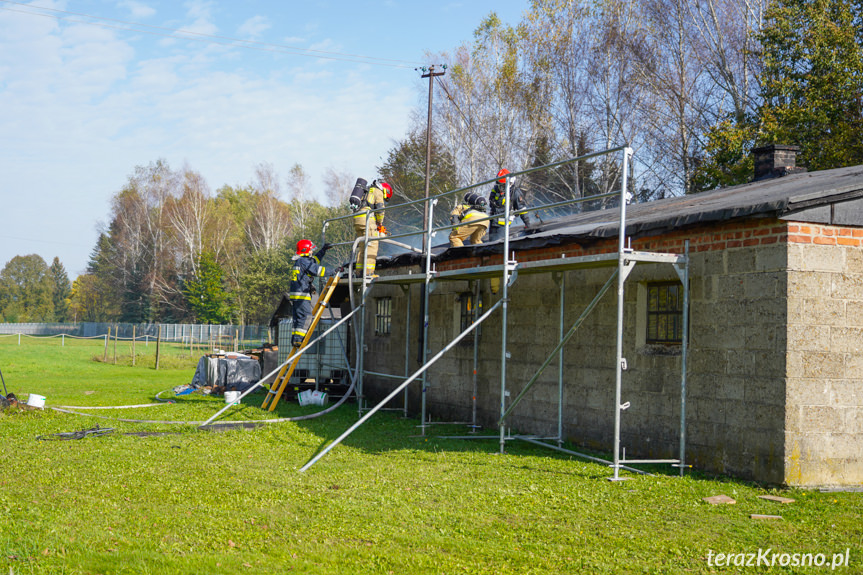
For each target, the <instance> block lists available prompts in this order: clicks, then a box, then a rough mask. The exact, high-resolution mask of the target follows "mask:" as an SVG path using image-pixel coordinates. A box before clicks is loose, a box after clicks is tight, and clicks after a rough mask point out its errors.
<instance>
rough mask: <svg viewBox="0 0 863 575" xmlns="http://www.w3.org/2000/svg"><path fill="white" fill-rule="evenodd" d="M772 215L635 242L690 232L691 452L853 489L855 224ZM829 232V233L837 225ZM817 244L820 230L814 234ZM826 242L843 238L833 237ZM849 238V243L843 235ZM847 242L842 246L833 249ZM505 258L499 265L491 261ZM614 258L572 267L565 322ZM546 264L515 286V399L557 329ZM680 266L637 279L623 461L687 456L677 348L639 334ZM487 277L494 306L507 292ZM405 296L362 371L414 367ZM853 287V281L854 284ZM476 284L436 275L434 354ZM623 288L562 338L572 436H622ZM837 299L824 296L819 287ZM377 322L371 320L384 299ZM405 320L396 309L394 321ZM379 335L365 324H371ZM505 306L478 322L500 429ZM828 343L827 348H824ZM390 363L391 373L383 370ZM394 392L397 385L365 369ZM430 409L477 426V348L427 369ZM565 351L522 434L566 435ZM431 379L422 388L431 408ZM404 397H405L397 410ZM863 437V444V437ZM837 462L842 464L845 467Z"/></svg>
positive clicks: (483, 370)
mask: <svg viewBox="0 0 863 575" xmlns="http://www.w3.org/2000/svg"><path fill="white" fill-rule="evenodd" d="M825 229H827V228H826V227H823V226H819V227H818V230H817V233H814V232H813V227H812V226H809V227H807V226H800V225H798V224H794V223H791V224H789V223H787V222H783V221H779V220H775V219H757V220H740V221H729V222H725V223H722V224H720V225H715V226H710V227H702V228H691V229H687V230H678V231H675V232H673V233H670V234H665V235H663V236H661V237H644V238H635V239H633V242H632V247H633V248H634V249H636V250H644V251H657V252H677V253H680V252H682V251H683V249H684V248H683V246H684V241H685V240H687V239H688V240H689V241H690V256H691V267H690V278H691V282H690V289H691V292H690V320H691V321H690V348H689V366H688V391H687V417H686V426H687V446H686V450H687V462H688V463H692V464H694V465H695V466H696V467H698V468H700V469H704V470H709V471H715V472H720V473H727V474H731V475H735V476H738V477H742V478H747V479H756V480H760V481H766V482H770V483H790V484H796V485H816V484H848V483H849V482H852V483H853V482H857V483H859V482H860V481H861V480H863V469H861V466H860V464H859V461H860V458H859V457H857V456H856V455H854V453H853V447H854V444H855V441H858V440H859V439H860V433H863V416H861V415H860V409H859V408H860V405H859V404H860V401H861V400H860V399H858V398H861V397H863V393H859V392H860V391H863V390H861V387H860V385H861V383H860V381H861V380H860V376H859V374H860V373H861V369H860V368H861V366H863V356H861V354H860V353H859V351H858V347H863V343H861V342H863V339H861V338H860V337H859V336H860V335H863V333H861V332H860V329H861V328H863V295H858V294H863V291H860V290H859V287H861V283H863V257H861V255H860V250H859V249H854V248H859V246H855V245H851V244H853V241H854V240H856V241H858V242H859V241H860V240H861V239H863V238H861V237H860V236H863V234H860V235H855V234H856V233H857V231H856V230H838V229H837V230H834V229H830V231H828V232H825V231H824V230H825ZM828 233H829V234H833V235H827V234H828ZM816 238H817V239H816ZM824 238H833V241H834V243H833V244H825V243H824V241H825V240H824ZM840 240H841V243H840ZM837 248H838V249H839V250H840V251H841V250H844V252H842V253H838V252H837ZM613 251H616V241H614V240H612V241H607V242H597V243H594V244H592V245H587V246H579V245H575V244H570V245H563V246H554V247H549V248H544V249H538V250H529V251H527V250H525V251H521V252H518V253H517V255H516V259H517V260H518V261H530V260H537V259H546V258H560V257H561V256H564V255H565V256H579V255H589V254H595V253H608V252H613ZM495 259H496V260H497V261H495ZM495 263H500V257H499V256H497V257H495V256H491V257H486V258H482V259H479V258H465V259H461V260H451V261H448V262H442V263H440V264H438V269H458V268H469V267H476V266H479V265H490V264H495ZM611 273H612V268H596V269H587V270H572V271H567V272H564V274H563V276H564V281H565V284H566V309H565V311H564V332H566V331H568V329H569V328H570V326H571V325H572V323H573V322H574V321H575V320H576V318H577V317H578V316H579V315H580V314H581V312H582V311H583V310H584V308H585V307H586V306H587V304H588V303H589V302H590V301H591V299H592V298H593V296H594V295H595V294H596V293H597V291H598V290H599V288H600V287H601V286H602V284H603V283H605V281H606V280H607V279H608V277H609V275H610V274H611ZM558 276H559V274H558V275H557V276H555V275H552V274H550V273H537V274H530V275H528V274H521V275H520V276H519V278H518V280H517V282H516V284H515V286H514V287H513V289H511V290H510V297H511V301H510V303H509V306H508V313H509V322H508V343H507V350H508V351H509V352H510V354H511V358H510V359H509V361H508V362H507V365H506V369H507V378H506V380H507V383H506V388H507V390H508V391H509V392H510V393H511V395H512V397H515V395H517V394H518V393H519V392H520V391H521V389H522V388H523V386H524V384H525V383H526V382H527V381H528V380H529V379H530V377H531V376H532V375H533V374H534V372H535V371H536V369H537V368H538V367H539V366H540V365H541V363H542V362H543V361H544V360H545V359H546V357H547V356H548V354H549V353H550V351H551V350H552V349H553V348H554V347H555V345H556V344H557V342H558V337H559V319H560V312H559V284H558V283H556V279H557V280H559V277H558ZM675 279H677V275H676V273H675V272H674V270H673V268H672V267H671V266H669V265H657V264H639V265H637V266H636V268H635V270H634V271H633V272H632V274H631V275H630V277H629V280H628V281H627V289H626V299H625V315H624V317H625V330H624V334H625V335H624V354H625V356H626V358H627V361H628V365H629V369H628V370H627V371H626V372H624V377H623V386H622V387H623V391H622V399H623V401H629V402H630V403H631V407H630V409H628V410H626V411H625V412H624V413H623V416H622V421H621V445H622V447H625V448H626V450H627V451H626V453H627V457H656V458H671V457H677V455H678V439H679V416H680V356H679V349H675V348H673V347H672V348H667V347H662V346H645V345H644V344H643V338H639V337H638V328H639V325H638V316H639V313H641V312H642V309H641V308H642V307H643V302H639V297H641V296H640V295H639V290H638V289H637V286H638V285H639V284H645V283H646V282H649V281H664V280H675ZM477 281H479V282H480V286H481V290H482V293H483V299H484V305H485V309H488V308H489V307H490V306H491V305H492V304H493V303H494V302H496V301H498V298H499V297H500V294H497V295H495V294H492V293H491V292H490V289H489V287H490V286H489V282H488V280H477ZM375 289H376V290H379V291H376V292H375V296H380V295H381V294H383V293H389V294H390V296H391V297H392V298H393V318H394V321H393V334H392V335H391V336H389V337H375V336H372V335H367V338H366V339H367V343H368V346H369V350H370V352H367V355H366V368H367V369H372V370H375V371H395V372H397V373H402V372H403V371H404V326H402V325H400V324H401V323H403V322H401V320H400V318H402V317H404V314H405V309H406V296H405V293H404V292H402V290H401V289H400V288H397V287H394V286H379V287H377V288H375ZM855 289H857V291H856V292H855ZM467 291H472V287H471V283H470V282H468V281H458V282H440V283H439V284H438V285H437V287H436V289H435V290H434V292H432V294H431V296H430V317H431V328H430V333H429V342H428V344H429V348H430V353H429V355H430V356H431V355H433V354H434V353H436V352H437V351H439V350H440V349H441V348H442V347H443V346H444V345H446V344H447V343H449V342H450V341H451V340H452V338H453V337H455V336H456V335H457V331H456V329H457V321H458V315H457V311H456V310H457V308H458V303H457V298H458V294H459V293H461V292H467ZM614 292H615V290H614V289H612V290H610V291H609V293H607V294H606V296H605V297H604V299H603V300H602V301H601V302H600V304H599V305H598V306H597V308H596V310H594V312H593V314H592V315H591V316H590V317H589V318H588V320H587V321H586V322H585V323H584V324H583V325H582V327H581V329H580V330H579V332H577V333H576V335H575V336H574V337H573V338H572V340H570V342H569V343H568V344H567V346H566V347H565V356H564V357H565V359H564V377H563V382H564V390H563V397H564V400H563V402H564V403H563V405H564V407H563V412H564V419H563V434H564V437H565V438H566V439H567V440H570V441H573V442H575V443H577V444H580V445H583V446H586V447H593V448H599V449H604V450H609V449H610V448H611V447H612V442H613V418H614V411H613V399H614V379H615V372H614V363H615V337H616V299H615V297H614ZM409 293H410V297H412V298H413V301H412V304H411V306H412V315H413V318H414V319H413V321H412V322H411V323H412V325H411V327H410V330H411V335H410V338H409V340H408V341H409V345H410V358H411V361H410V363H411V366H410V367H411V369H410V372H411V373H412V372H413V371H414V370H415V369H416V368H417V367H418V366H419V363H417V361H416V358H417V355H418V351H417V350H418V348H417V336H418V333H419V328H420V325H421V323H420V319H421V318H420V317H419V309H420V305H419V293H420V292H419V286H412V287H411V289H410V292H409ZM824 293H829V294H831V297H829V298H823V297H820V295H819V294H824ZM370 314H371V315H370V316H369V319H367V326H373V308H372V309H371V310H370ZM397 318H398V319H397ZM370 333H371V331H367V334H370ZM500 336H501V314H500V313H497V314H495V315H493V316H491V318H490V319H489V320H488V321H487V322H486V323H485V324H483V327H482V334H481V336H480V338H479V344H478V345H479V347H478V352H479V363H478V365H477V374H478V375H477V387H478V393H477V395H476V397H477V400H476V411H477V414H478V423H479V424H480V425H483V426H488V427H494V426H495V422H496V421H497V419H498V417H499V414H500V395H501V390H500V387H501V383H500V382H501V371H500V370H501V360H500V357H501V341H500ZM825 350H827V351H825ZM384 366H387V367H384ZM367 382H368V384H367V389H368V390H369V392H368V393H369V394H370V395H373V396H374V395H377V396H378V397H382V396H383V393H384V392H385V391H386V390H387V389H391V388H392V386H393V385H394V383H395V381H394V380H388V381H376V380H374V378H371V379H370V378H367ZM428 385H429V389H428V395H427V399H428V406H429V412H430V414H431V416H432V419H433V420H434V421H442V420H445V421H469V420H470V417H471V415H472V407H473V400H472V397H473V346H472V344H468V345H460V346H458V347H456V349H454V350H453V351H452V352H450V354H448V355H447V356H445V357H444V358H443V359H442V360H441V361H440V362H439V363H438V364H437V365H435V366H434V367H433V368H431V369H430V370H429V376H428ZM558 393H559V392H558V370H557V359H554V360H553V361H552V362H551V364H550V366H549V367H548V369H547V370H546V371H545V372H544V373H543V375H542V376H541V377H540V378H539V380H538V381H537V383H536V384H535V385H534V386H533V388H532V389H531V390H530V392H529V393H528V395H527V396H526V398H525V399H524V400H523V401H522V403H521V404H520V405H519V406H518V407H517V408H516V410H515V411H514V412H513V414H512V416H511V417H510V418H509V420H508V423H509V425H510V426H511V428H512V430H513V431H517V432H523V433H532V434H537V435H543V436H553V435H556V434H557V426H558V418H557V414H558ZM420 397H421V396H420V391H419V386H418V385H416V386H412V389H411V392H410V398H411V410H412V412H414V413H417V412H419V402H420ZM399 405H401V404H399ZM858 445H859V441H858ZM837 470H838V471H837Z"/></svg>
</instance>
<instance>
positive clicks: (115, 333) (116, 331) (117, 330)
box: [114, 325, 120, 365]
mask: <svg viewBox="0 0 863 575" xmlns="http://www.w3.org/2000/svg"><path fill="white" fill-rule="evenodd" d="M119 335H120V326H119V325H118V326H115V327H114V365H117V337H118V336H119Z"/></svg>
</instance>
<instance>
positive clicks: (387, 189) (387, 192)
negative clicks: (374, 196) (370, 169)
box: [378, 182, 393, 201]
mask: <svg viewBox="0 0 863 575" xmlns="http://www.w3.org/2000/svg"><path fill="white" fill-rule="evenodd" d="M378 187H379V188H380V189H381V191H382V192H383V193H384V199H386V200H387V201H389V200H390V198H391V197H393V187H392V186H391V185H389V184H388V183H386V182H378Z"/></svg>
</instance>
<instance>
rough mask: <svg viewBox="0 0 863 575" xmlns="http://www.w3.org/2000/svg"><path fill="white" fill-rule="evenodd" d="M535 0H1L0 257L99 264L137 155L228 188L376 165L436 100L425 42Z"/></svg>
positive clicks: (0, 260) (434, 49)
mask: <svg viewBox="0 0 863 575" xmlns="http://www.w3.org/2000/svg"><path fill="white" fill-rule="evenodd" d="M528 7H529V0H458V1H452V2H448V1H447V0H443V1H433V0H432V1H426V0H328V1H327V0H322V1H318V0H306V1H304V2H297V1H295V0H243V1H239V0H231V1H229V0H191V1H186V2H183V1H180V0H164V1H163V0H152V1H151V0H65V1H64V0H34V1H29V2H28V1H20V2H17V1H15V2H13V1H9V0H0V269H2V267H3V266H5V265H6V264H7V263H8V262H9V261H10V260H11V259H12V258H14V257H15V256H19V255H21V256H24V255H30V254H38V255H40V256H41V257H42V258H43V259H44V260H45V262H46V263H47V264H48V265H51V262H52V261H53V259H54V258H55V257H58V258H59V259H60V262H61V263H62V264H63V266H64V267H65V269H66V271H67V273H68V275H69V278H70V280H74V279H75V278H76V277H77V276H78V275H79V274H82V273H85V272H86V267H87V262H88V260H89V257H90V254H91V253H92V251H93V248H94V246H95V244H96V239H97V238H98V234H99V231H100V230H101V229H103V228H104V226H105V225H106V224H107V223H108V221H109V218H110V209H111V198H112V197H113V196H114V195H115V194H116V193H117V192H118V191H120V190H121V189H122V188H123V186H124V185H125V184H126V183H127V182H128V180H129V177H130V176H131V175H132V174H133V173H134V171H135V167H136V166H148V165H149V164H151V163H153V162H155V161H157V160H160V159H161V160H164V161H166V162H167V163H168V165H169V166H170V167H171V168H172V169H175V170H177V169H181V168H182V167H184V166H188V167H190V168H191V169H193V170H195V171H197V172H199V173H200V174H202V175H203V177H204V178H205V180H206V181H207V183H208V185H209V187H210V189H211V191H212V192H213V193H215V191H216V190H218V189H219V188H220V187H222V186H224V185H231V186H243V185H247V184H249V183H251V182H252V181H253V179H254V169H255V166H257V165H259V164H261V163H267V164H271V165H272V166H273V168H274V170H275V172H276V173H277V174H278V175H279V176H280V178H281V182H282V187H283V189H284V188H285V185H284V184H285V180H286V178H287V175H288V173H289V170H290V169H291V167H292V166H294V165H295V164H300V165H301V166H302V167H303V168H304V170H305V171H306V173H307V174H308V175H309V178H310V182H311V186H312V194H313V196H314V197H316V199H319V200H320V201H322V202H323V201H324V191H323V187H324V186H323V182H322V177H323V173H324V171H325V170H326V169H327V168H333V169H335V170H337V171H340V172H342V171H344V172H347V173H350V174H352V175H356V176H357V177H363V178H365V179H367V180H371V179H374V178H375V177H376V176H377V173H376V169H375V168H376V166H379V165H381V164H382V163H383V159H384V158H385V157H386V155H387V152H388V151H389V149H390V148H391V147H392V146H393V145H394V144H395V143H396V142H397V141H399V140H400V139H402V138H403V137H404V135H405V134H406V133H407V130H408V127H409V124H410V119H411V114H412V113H413V111H414V110H416V109H417V108H418V107H419V106H423V107H424V106H425V100H426V98H427V90H428V84H427V80H423V79H421V78H420V75H421V74H422V72H421V71H418V70H417V68H418V67H421V66H424V65H428V64H446V62H443V61H435V60H431V61H430V60H428V59H427V57H426V54H427V53H434V54H438V53H443V52H447V51H452V50H453V49H455V48H456V47H458V46H459V45H460V44H462V43H464V42H470V41H471V40H472V39H473V31H474V30H475V29H476V27H477V26H478V25H479V24H480V22H481V21H482V19H483V18H484V17H486V16H487V15H488V14H489V13H490V12H492V11H494V12H495V13H497V15H498V16H499V17H500V18H501V20H502V21H503V22H504V23H506V24H510V25H516V24H518V22H519V21H520V20H521V19H522V16H523V14H524V12H525V11H526V10H527V9H528Z"/></svg>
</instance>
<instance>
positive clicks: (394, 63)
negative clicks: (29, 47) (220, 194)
mask: <svg viewBox="0 0 863 575" xmlns="http://www.w3.org/2000/svg"><path fill="white" fill-rule="evenodd" d="M0 3H2V4H6V5H7V6H2V7H3V9H4V10H6V11H8V12H17V13H20V14H28V15H31V16H42V17H44V18H52V19H55V20H60V21H66V22H73V23H76V24H85V25H88V26H97V27H100V28H107V29H113V30H122V31H126V32H138V33H141V34H150V35H152V36H160V37H163V38H174V39H177V40H191V41H195V42H203V43H208V44H216V45H220V46H234V47H238V48H247V49H250V50H260V51H264V52H276V53H286V54H293V55H296V56H305V57H308V58H318V59H322V60H338V61H342V62H354V63H359V64H369V65H372V66H387V67H391V68H414V67H415V66H416V65H417V62H412V61H409V60H396V59H392V58H378V57H376V56H364V55H362V54H346V53H342V52H332V51H327V50H316V49H313V48H297V47H295V46H286V45H284V44H274V43H270V42H259V41H256V40H242V39H239V38H232V37H230V36H220V35H216V34H206V33H203V32H194V31H191V30H183V29H174V28H163V27H161V26H151V25H149V24H140V23H138V22H129V21H126V20H118V19H114V18H105V17H101V16H93V15H91V14H85V13H82V12H71V11H68V10H59V9H56V8H49V7H46V6H36V5H34V4H24V3H23V2H14V1H12V0H0ZM9 4H11V5H15V6H20V7H21V8H17V9H16V8H12V7H9V6H8V5H9ZM33 9H35V10H33ZM40 10H41V12H40ZM72 16H75V17H80V18H88V19H90V20H98V21H97V22H92V21H88V20H80V19H75V18H72ZM109 22H113V23H115V24H118V25H114V24H109Z"/></svg>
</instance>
